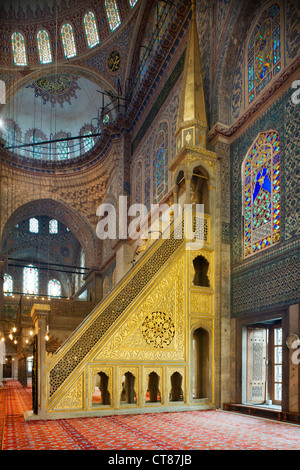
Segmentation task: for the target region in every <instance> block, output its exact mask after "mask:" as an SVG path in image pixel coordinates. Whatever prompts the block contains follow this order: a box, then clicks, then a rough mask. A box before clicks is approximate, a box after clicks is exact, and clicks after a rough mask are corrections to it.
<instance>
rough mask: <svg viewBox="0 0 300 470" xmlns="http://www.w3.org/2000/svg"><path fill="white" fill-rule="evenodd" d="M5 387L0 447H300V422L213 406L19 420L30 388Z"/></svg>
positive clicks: (14, 383)
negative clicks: (43, 419) (97, 415)
mask: <svg viewBox="0 0 300 470" xmlns="http://www.w3.org/2000/svg"><path fill="white" fill-rule="evenodd" d="M5 387H6V403H5V407H4V412H3V413H2V414H5V418H4V420H2V428H3V429H2V430H3V433H2V449H3V450H149V449H150V450H165V451H168V450H182V451H184V450H300V426H297V425H291V424H288V423H282V422H276V421H274V422H273V421H270V420H267V419H261V418H255V417H250V416H249V417H248V416H245V415H239V414H237V413H231V412H226V411H217V410H211V411H187V412H168V413H161V414H155V413H153V414H143V415H122V416H105V417H94V418H72V419H68V420H67V419H60V420H49V421H48V420H47V421H42V420H41V421H25V420H24V417H23V413H24V412H25V411H26V410H30V409H31V388H30V387H23V386H22V385H21V384H20V383H19V382H18V381H14V380H11V381H7V382H6V383H5ZM0 416H1V414H0ZM0 430H1V426H0ZM0 439H1V437H0ZM0 443H1V442H0Z"/></svg>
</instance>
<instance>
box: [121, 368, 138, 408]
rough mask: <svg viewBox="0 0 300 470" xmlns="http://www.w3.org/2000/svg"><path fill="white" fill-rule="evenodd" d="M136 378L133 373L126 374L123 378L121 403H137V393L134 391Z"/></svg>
mask: <svg viewBox="0 0 300 470" xmlns="http://www.w3.org/2000/svg"><path fill="white" fill-rule="evenodd" d="M134 383H135V376H134V375H133V374H132V373H131V372H126V374H125V375H123V377H122V391H121V399H120V401H121V403H123V404H124V403H129V404H132V403H133V404H135V403H136V393H135V390H134Z"/></svg>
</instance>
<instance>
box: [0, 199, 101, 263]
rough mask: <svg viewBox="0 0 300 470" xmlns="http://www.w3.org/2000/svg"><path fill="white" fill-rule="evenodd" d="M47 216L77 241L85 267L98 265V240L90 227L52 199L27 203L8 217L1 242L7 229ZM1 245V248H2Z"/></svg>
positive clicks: (66, 207) (75, 213)
mask: <svg viewBox="0 0 300 470" xmlns="http://www.w3.org/2000/svg"><path fill="white" fill-rule="evenodd" d="M38 215H40V216H42V215H48V216H50V217H53V218H55V219H57V220H58V221H60V222H61V223H63V224H64V225H66V226H67V227H68V228H69V230H70V231H71V232H72V233H73V234H74V236H75V237H76V238H77V239H78V241H79V243H80V245H81V247H82V249H83V251H84V253H85V260H86V266H87V267H95V266H97V265H98V262H97V259H98V246H99V244H98V239H97V236H96V233H94V232H93V229H92V227H91V226H90V225H89V224H88V222H86V221H85V220H84V218H83V217H82V216H81V215H79V214H78V213H77V212H75V211H74V210H73V209H72V208H70V207H69V206H68V205H66V204H63V203H61V202H57V201H54V200H52V199H38V200H34V201H31V202H28V203H26V204H24V205H22V206H20V207H19V208H18V209H16V210H15V211H14V212H13V213H12V214H11V215H10V216H9V217H8V220H7V222H6V224H5V226H4V228H3V231H2V234H1V240H2V244H3V239H4V237H5V236H6V232H7V230H8V229H9V228H11V227H13V226H14V225H16V224H18V223H19V222H21V221H22V220H24V219H25V218H31V217H34V216H38ZM2 244H1V246H2Z"/></svg>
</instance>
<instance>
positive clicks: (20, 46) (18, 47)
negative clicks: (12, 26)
mask: <svg viewBox="0 0 300 470" xmlns="http://www.w3.org/2000/svg"><path fill="white" fill-rule="evenodd" d="M11 41H12V49H13V55H14V62H15V65H27V60H26V50H25V40H24V36H23V34H21V33H18V32H15V33H14V34H13V35H12V38H11Z"/></svg>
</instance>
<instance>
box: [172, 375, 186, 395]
mask: <svg viewBox="0 0 300 470" xmlns="http://www.w3.org/2000/svg"><path fill="white" fill-rule="evenodd" d="M170 401H183V390H182V375H181V374H180V373H179V372H174V374H172V375H171V392H170Z"/></svg>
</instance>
